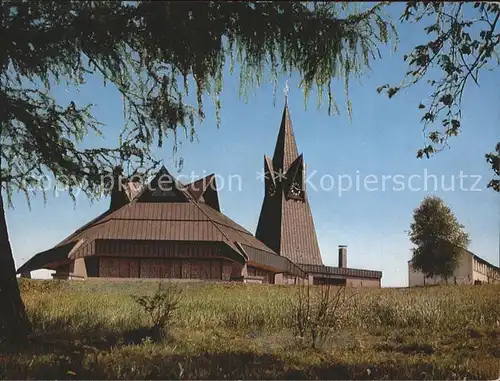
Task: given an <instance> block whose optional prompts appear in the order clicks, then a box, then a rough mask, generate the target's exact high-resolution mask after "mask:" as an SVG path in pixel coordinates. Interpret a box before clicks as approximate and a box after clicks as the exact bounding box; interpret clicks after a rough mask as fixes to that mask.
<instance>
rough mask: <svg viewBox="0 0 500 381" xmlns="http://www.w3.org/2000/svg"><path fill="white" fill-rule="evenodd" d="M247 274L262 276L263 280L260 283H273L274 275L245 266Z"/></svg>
mask: <svg viewBox="0 0 500 381" xmlns="http://www.w3.org/2000/svg"><path fill="white" fill-rule="evenodd" d="M247 273H248V275H250V276H262V277H264V279H263V280H262V283H268V284H273V283H274V273H272V272H270V271H266V270H262V269H258V268H256V267H252V266H247Z"/></svg>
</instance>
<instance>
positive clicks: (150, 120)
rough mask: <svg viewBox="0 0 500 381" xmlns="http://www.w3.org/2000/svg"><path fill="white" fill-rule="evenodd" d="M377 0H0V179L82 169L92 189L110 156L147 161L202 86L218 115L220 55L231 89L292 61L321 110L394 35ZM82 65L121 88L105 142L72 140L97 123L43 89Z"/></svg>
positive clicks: (284, 71)
mask: <svg viewBox="0 0 500 381" xmlns="http://www.w3.org/2000/svg"><path fill="white" fill-rule="evenodd" d="M385 5H386V4H385V3H378V4H375V5H373V6H371V7H370V8H368V9H365V10H363V11H353V10H352V7H351V6H350V5H349V4H347V3H330V2H320V3H314V4H306V3H301V2H283V3H281V2H208V1H207V2H166V1H162V2H159V1H138V2H111V1H70V2H60V1H44V2H31V1H17V0H16V1H4V2H3V3H2V12H3V18H2V28H1V31H0V33H1V34H0V65H1V68H2V71H1V75H0V82H1V87H0V110H1V111H0V118H1V123H2V134H1V139H2V140H1V144H2V165H1V182H2V187H4V188H5V189H6V190H7V192H8V194H9V195H10V193H11V191H12V189H22V190H24V191H26V190H27V188H28V186H27V184H26V181H27V180H26V178H27V175H31V174H37V175H40V174H43V173H46V172H47V171H48V172H49V173H51V174H53V175H54V176H57V177H59V178H64V182H65V184H66V185H67V186H68V187H69V190H70V193H71V189H74V187H77V186H81V185H82V180H81V178H82V177H83V176H84V175H85V177H86V181H87V184H86V185H85V189H84V190H85V192H86V193H87V194H89V195H97V194H100V192H101V191H102V189H101V187H100V184H99V177H101V176H102V175H103V174H105V173H111V172H112V169H113V167H114V165H116V163H117V162H119V163H128V164H130V163H132V164H133V165H132V168H137V167H139V166H142V167H149V165H150V164H152V165H153V166H154V165H156V161H154V160H153V158H152V157H151V156H150V152H151V149H152V148H153V145H157V146H158V147H162V145H163V143H164V139H165V138H166V137H167V138H168V137H169V136H171V139H172V140H173V145H174V148H176V146H177V138H178V131H179V128H180V131H182V132H183V133H184V137H186V138H190V139H194V138H195V137H196V133H195V123H196V121H201V120H203V119H204V118H205V109H204V106H205V105H204V100H205V99H206V97H210V98H212V100H213V103H214V106H215V111H216V117H217V123H219V120H218V118H219V110H220V108H221V106H222V105H221V103H220V93H221V91H222V88H223V72H224V67H225V66H226V65H227V64H229V65H231V67H232V68H234V67H235V66H239V70H240V88H241V89H242V94H245V93H246V91H247V90H248V89H249V88H250V87H252V86H255V85H258V84H259V83H260V82H261V81H262V80H263V79H264V76H265V75H266V74H268V73H269V74H270V76H271V78H277V77H278V76H279V75H289V74H291V73H292V72H297V73H298V74H299V75H300V77H301V78H302V86H303V88H304V93H305V96H306V98H307V97H308V94H309V92H310V90H311V89H312V88H313V87H316V88H317V89H318V90H319V91H318V94H319V95H318V96H319V97H320V98H323V97H324V95H323V94H325V93H326V94H327V99H328V110H329V112H331V111H332V110H338V107H337V105H336V103H335V97H334V96H333V94H334V93H335V92H334V90H333V89H332V81H333V80H335V79H343V80H344V85H345V92H346V94H348V86H349V78H350V77H351V76H353V75H358V74H359V73H360V72H361V71H362V69H363V68H366V67H369V64H370V60H372V59H374V58H377V57H378V56H379V55H380V52H379V45H380V44H385V43H387V42H389V39H390V36H392V35H393V34H394V30H393V29H392V26H391V24H390V23H389V22H388V21H386V20H384V18H383V16H382V13H381V11H382V9H383V7H384V6H385ZM93 75H97V76H100V77H101V78H103V80H104V82H105V83H111V84H112V85H114V86H115V87H116V88H117V89H118V91H119V92H120V93H121V95H122V97H123V106H124V112H125V119H126V122H127V125H126V126H124V128H123V132H122V134H121V142H120V144H119V145H117V147H116V148H114V149H110V148H101V147H96V148H94V149H82V148H81V144H80V143H81V142H82V140H83V139H84V138H85V137H86V136H87V135H88V134H90V133H97V134H101V133H102V132H104V130H103V126H102V125H100V123H99V122H98V121H97V120H95V119H94V117H93V115H92V109H91V108H90V105H89V106H87V107H75V105H74V103H70V104H69V105H59V104H57V102H56V101H55V100H54V98H53V97H52V96H51V92H50V90H51V85H52V84H54V83H59V82H60V81H63V80H64V81H66V82H67V85H68V86H76V87H78V86H80V85H81V84H83V83H84V82H85V79H86V78H88V77H89V76H93ZM190 94H194V95H195V97H194V104H190V103H189V102H188V101H187V99H190V98H189V96H190ZM348 111H349V113H350V112H351V105H350V102H349V101H348ZM146 163H147V164H146ZM32 177H33V176H32ZM20 179H22V181H24V183H23V182H22V181H21V180H20ZM35 182H36V181H35ZM28 185H30V184H28ZM31 185H35V184H31ZM27 195H28V193H27Z"/></svg>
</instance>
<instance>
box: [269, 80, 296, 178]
mask: <svg viewBox="0 0 500 381" xmlns="http://www.w3.org/2000/svg"><path fill="white" fill-rule="evenodd" d="M284 93H285V107H284V108H283V116H282V117H281V126H280V131H279V133H278V139H277V141H276V147H275V149H274V155H273V167H274V170H275V171H280V170H281V172H282V173H284V172H286V171H287V170H288V168H290V166H291V165H292V163H293V161H294V160H295V159H296V158H297V156H298V155H299V153H298V149H297V143H296V142H295V136H294V133H293V127H292V119H291V118H290V111H289V110H288V82H287V84H286V86H285V90H284Z"/></svg>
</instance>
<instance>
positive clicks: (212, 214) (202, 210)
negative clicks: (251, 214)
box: [18, 167, 277, 273]
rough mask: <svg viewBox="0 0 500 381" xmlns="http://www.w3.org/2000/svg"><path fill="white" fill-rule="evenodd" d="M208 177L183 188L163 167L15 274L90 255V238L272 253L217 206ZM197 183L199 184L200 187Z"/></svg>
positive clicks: (212, 180)
mask: <svg viewBox="0 0 500 381" xmlns="http://www.w3.org/2000/svg"><path fill="white" fill-rule="evenodd" d="M161 175H164V176H166V177H167V178H168V177H170V179H171V184H172V186H171V187H170V188H165V189H162V188H161V187H159V181H161V178H160V177H161ZM208 177H209V178H208V179H207V178H206V179H205V180H206V181H205V182H203V181H201V180H203V179H201V180H199V181H197V182H195V183H192V184H188V185H187V186H184V185H183V184H181V183H179V182H178V181H176V180H175V179H174V178H173V176H171V175H170V173H169V172H168V171H167V170H166V168H164V167H163V168H162V169H161V170H160V172H159V173H158V175H157V176H155V178H154V179H153V180H152V181H151V182H150V184H149V185H148V186H145V187H143V188H142V189H141V191H140V192H138V193H137V194H136V195H135V196H134V198H133V199H131V200H130V201H129V202H128V203H127V204H126V205H123V206H122V207H120V208H118V209H116V210H112V209H110V210H108V211H106V212H104V213H103V214H101V215H100V216H98V217H97V218H95V219H93V220H92V221H90V222H89V223H88V224H86V225H85V226H83V227H82V228H80V229H78V230H77V231H75V232H74V233H72V234H71V235H70V236H69V237H67V238H66V239H65V240H63V241H62V242H60V243H59V244H58V245H56V246H55V247H54V248H52V249H50V250H47V251H44V252H42V253H39V254H37V255H35V256H34V257H33V258H31V259H30V260H29V261H28V262H26V263H25V264H24V265H23V266H21V267H20V268H19V270H18V273H22V272H25V271H32V270H36V269H39V268H43V267H44V265H48V264H50V263H51V262H54V260H56V259H59V260H61V259H64V258H68V257H69V258H78V257H83V256H88V255H93V254H94V253H93V250H94V249H95V245H93V244H92V243H93V242H95V241H96V240H148V241H177V242H180V241H183V242H186V241H190V242H222V243H225V244H226V245H227V246H228V247H230V248H231V249H232V250H233V251H234V252H236V253H238V254H239V255H240V256H241V257H242V259H244V260H245V261H246V260H247V259H248V258H247V254H246V253H245V251H244V250H242V249H241V248H240V245H238V244H241V245H245V246H246V247H249V248H252V249H255V253H260V254H259V255H264V256H267V257H268V258H270V260H271V259H272V257H277V254H276V253H275V252H274V251H273V250H271V249H270V248H269V247H267V246H266V245H265V244H263V243H262V242H261V241H259V240H258V239H256V238H255V237H254V236H253V235H252V233H250V232H249V231H248V230H246V229H245V228H243V227H242V226H241V225H239V224H237V223H236V222H234V221H233V220H231V219H230V218H229V217H227V216H225V215H224V214H222V213H221V212H220V211H219V210H218V208H219V204H218V197H217V195H216V193H217V190H216V188H214V187H213V186H210V187H209V186H208V185H211V184H214V181H215V178H214V176H213V175H210V176H208ZM200 184H204V185H201V187H202V189H201V190H200V188H199V185H200ZM207 184H208V185H207ZM158 191H159V192H158ZM207 192H215V195H213V194H212V195H211V197H212V199H211V201H210V202H207V201H206V200H205V199H204V198H203V197H204V195H205V194H206V193H207ZM214 200H215V201H214ZM77 243H79V244H78V247H76V246H75V245H76V244H77ZM55 253H57V255H56V254H55ZM256 255H257V254H256Z"/></svg>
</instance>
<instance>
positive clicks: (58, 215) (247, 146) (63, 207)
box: [7, 4, 500, 286]
mask: <svg viewBox="0 0 500 381" xmlns="http://www.w3.org/2000/svg"><path fill="white" fill-rule="evenodd" d="M391 7H393V10H392V12H391V13H394V14H397V13H398V12H399V11H400V10H401V6H400V5H399V4H393V5H392V6H391ZM399 32H400V40H401V41H400V45H399V48H398V51H397V53H396V54H392V53H391V51H390V49H384V50H383V58H382V59H381V60H378V61H376V62H374V63H373V64H372V69H371V71H369V72H367V73H365V74H364V75H363V76H362V78H361V80H360V81H357V82H354V81H353V82H352V85H351V88H350V97H351V101H352V103H353V109H354V111H353V119H352V121H350V120H349V117H348V115H347V113H346V111H345V99H344V97H343V92H344V89H343V85H342V84H339V85H337V86H336V87H335V88H334V92H335V93H336V94H337V99H338V103H339V107H340V109H341V110H340V111H341V114H340V115H339V116H337V115H335V116H328V115H327V109H326V107H322V108H321V109H318V108H317V107H316V98H315V97H316V94H315V93H313V94H311V98H310V99H309V103H308V107H307V109H305V108H304V100H303V93H302V91H301V90H300V89H299V88H298V84H299V81H298V78H297V77H295V76H293V77H292V78H291V79H290V80H289V83H288V85H289V88H290V91H289V96H288V103H289V108H290V113H291V117H292V122H293V127H294V131H295V136H296V140H297V144H298V147H299V151H300V152H302V153H303V154H304V159H305V161H306V164H307V171H308V173H312V171H316V174H315V175H313V176H312V178H311V182H312V183H313V184H315V185H316V186H317V187H318V190H316V191H315V190H314V189H312V188H311V187H309V188H308V197H309V202H310V205H311V210H312V213H313V217H314V221H315V225H316V230H317V233H318V239H319V244H320V248H321V252H322V256H323V260H324V263H325V264H327V265H333V266H336V265H337V246H338V245H340V244H346V245H348V246H349V248H348V265H349V267H355V268H366V269H376V270H381V271H383V279H382V284H383V285H384V286H401V285H407V277H408V270H407V260H408V259H409V258H410V256H411V252H410V249H411V247H412V246H411V243H410V242H409V240H408V238H407V234H406V232H405V231H406V230H407V229H408V227H409V224H410V222H411V218H412V211H413V209H414V208H416V207H417V206H418V205H419V203H420V202H421V201H422V199H423V198H424V197H425V196H427V195H431V194H436V195H438V196H440V197H442V198H443V199H444V201H445V202H446V203H447V204H448V205H449V206H450V207H451V209H452V210H453V212H454V213H455V214H456V216H457V218H458V220H459V221H460V222H461V223H462V224H464V225H465V227H466V231H467V232H469V234H470V238H471V244H470V247H469V248H470V249H471V250H472V251H473V252H474V253H476V254H477V255H479V256H481V257H483V258H484V259H486V260H488V261H489V262H491V263H494V264H496V265H498V264H499V233H500V218H499V216H500V213H499V212H500V210H499V209H500V203H499V200H500V199H499V195H498V194H496V193H494V192H493V191H491V190H490V189H486V184H487V182H488V180H489V179H490V178H491V176H492V170H491V167H489V166H488V165H487V164H486V162H485V160H484V154H485V153H486V152H489V151H492V150H493V148H494V146H495V143H496V142H497V141H499V140H500V126H499V120H500V108H499V107H498V105H499V104H500V91H498V89H500V76H498V71H497V72H496V73H495V72H485V73H483V75H482V77H481V78H480V84H481V87H479V88H478V87H475V86H469V88H468V89H467V92H466V94H465V97H464V102H463V119H462V126H463V131H462V133H461V134H460V135H459V136H458V137H456V138H454V139H452V140H451V148H450V149H447V150H445V151H443V152H441V153H439V154H438V155H436V156H435V157H433V158H432V159H429V160H418V159H416V151H417V149H419V148H421V147H422V144H423V140H422V132H421V131H422V125H421V124H420V122H419V121H420V117H421V112H420V110H418V108H417V106H418V104H419V102H420V101H425V100H426V99H427V98H428V90H429V89H428V88H426V86H416V87H413V88H410V89H409V90H407V91H405V92H403V93H401V94H399V95H398V96H396V97H395V98H393V99H391V100H389V99H387V97H386V96H384V95H379V94H377V92H376V88H377V87H378V86H380V85H382V84H385V83H398V82H399V81H400V80H401V78H402V76H403V74H404V73H405V71H406V66H405V65H404V63H403V60H402V57H403V55H404V54H407V53H408V52H409V51H410V49H411V47H412V46H415V45H416V44H418V43H419V42H420V41H421V38H422V25H420V26H417V25H404V26H402V27H401V28H399ZM284 85H285V78H282V79H281V81H280V83H279V85H278V93H277V98H276V105H273V88H272V85H271V84H270V83H264V84H263V85H262V86H261V87H260V88H257V89H255V90H254V91H253V92H251V93H249V96H248V100H247V101H245V100H243V99H240V98H239V97H238V78H237V76H229V75H226V77H225V79H224V90H223V93H222V97H221V102H222V110H221V122H222V123H221V126H220V129H217V128H216V123H215V117H214V113H213V110H212V109H211V104H210V101H209V100H207V102H206V109H207V111H208V112H207V118H206V120H205V121H204V122H203V123H202V124H201V125H198V126H197V131H198V135H199V142H194V143H190V142H188V141H186V142H184V143H183V144H182V146H181V147H180V149H179V151H178V153H177V156H176V157H173V156H172V154H171V153H172V152H171V147H167V148H164V149H163V150H162V151H161V152H160V155H161V156H162V157H163V158H164V160H165V164H166V165H167V167H169V168H171V169H172V170H173V172H175V170H174V168H173V160H174V159H175V158H178V157H183V159H184V168H183V170H182V173H183V174H186V175H188V174H190V173H191V172H192V171H193V172H194V173H196V174H198V175H203V174H204V173H205V174H209V173H212V172H215V173H216V174H218V175H219V176H220V177H221V178H223V179H227V178H229V176H232V175H238V176H240V177H241V178H242V179H243V182H242V187H241V189H240V190H237V189H234V188H233V189H232V190H230V189H228V187H227V186H225V187H223V189H222V190H221V191H220V199H221V203H222V209H223V211H224V213H226V214H227V215H228V216H229V217H231V218H232V219H234V220H235V221H236V222H238V223H240V224H241V225H243V226H244V227H246V228H247V229H249V230H250V231H252V232H254V231H255V227H256V225H257V221H258V215H259V212H260V207H261V203H262V199H263V195H264V186H263V184H262V182H260V181H258V180H256V172H258V171H261V170H262V167H263V155H264V154H268V155H272V153H273V150H274V145H275V142H276V137H277V133H278V129H279V124H280V119H281V114H282V109H283V95H282V91H281V89H283V88H284ZM54 95H55V96H56V97H57V99H58V100H61V102H65V103H67V102H69V101H71V100H75V102H77V103H81V104H83V103H94V104H96V106H95V108H94V114H95V116H96V117H97V119H98V120H100V121H101V122H103V123H105V125H106V127H105V129H104V131H106V138H107V139H115V137H116V134H117V131H118V130H119V128H121V127H122V126H123V125H124V120H123V113H122V103H121V98H120V96H119V94H118V93H117V91H116V90H115V89H113V88H112V87H109V86H108V87H103V85H102V81H101V80H100V79H98V78H93V79H89V81H88V83H87V84H86V85H85V86H83V87H82V88H81V89H80V91H79V92H77V91H75V90H74V89H69V91H66V90H65V89H64V88H61V87H59V88H56V89H55V90H54ZM94 141H98V139H97V138H92V140H91V142H92V143H93V142H94ZM461 171H462V173H463V174H464V175H467V176H477V178H478V179H480V180H479V182H478V184H477V185H475V187H474V189H480V190H479V191H472V190H468V191H467V190H461V189H460V180H459V175H460V173H461ZM426 173H427V175H428V176H431V175H436V176H437V178H438V183H440V182H441V178H444V181H445V184H444V185H445V187H450V186H451V183H452V182H454V184H455V189H454V190H448V191H445V190H442V189H438V190H437V191H434V189H433V180H429V183H428V184H429V185H430V186H429V189H428V190H427V191H425V190H423V189H421V190H416V189H414V190H410V189H408V181H409V178H410V176H412V175H414V177H415V176H420V179H419V178H414V180H412V181H413V183H412V185H413V187H414V188H419V187H423V185H424V182H423V179H422V178H423V177H424V176H425V174H426ZM325 175H329V176H331V177H332V178H333V179H335V180H337V179H338V176H350V177H351V178H352V180H353V181H354V182H355V181H356V176H358V178H359V179H360V180H359V181H360V184H361V185H363V181H364V179H365V178H366V177H367V176H371V175H373V176H371V177H372V180H373V178H377V179H378V181H379V183H378V185H376V184H373V183H370V184H368V186H369V187H370V188H369V189H366V188H363V187H361V188H359V189H355V188H353V189H350V190H346V191H345V192H341V193H340V194H339V189H338V186H337V184H336V186H335V187H334V188H333V189H330V190H321V189H319V188H320V179H321V176H325ZM396 175H399V179H400V180H402V181H403V182H404V185H405V189H403V190H401V186H398V188H396V190H395V189H394V188H393V185H394V183H393V182H392V181H393V180H392V179H388V180H387V182H386V188H385V189H382V187H381V183H380V181H381V179H382V176H396ZM474 183H475V178H474V179H473V178H470V177H469V178H466V179H465V180H463V184H464V187H466V188H468V189H470V188H471V187H472V186H473V185H474ZM344 184H345V183H344ZM324 185H326V186H329V185H330V184H329V183H328V182H326V181H325V183H324ZM375 188H376V189H375ZM438 188H441V186H440V184H438ZM370 189H372V190H370ZM397 189H399V190H397ZM13 202H14V205H15V209H13V210H8V211H7V223H8V227H9V234H10V239H11V244H12V247H13V250H14V257H15V261H16V267H19V266H20V265H21V264H22V263H24V262H25V261H26V260H27V259H29V258H30V257H31V256H33V255H34V254H35V253H37V252H39V251H42V250H45V249H48V248H50V247H52V246H53V245H55V244H56V243H58V242H59V241H61V240H62V239H64V238H65V237H66V236H67V235H69V234H70V233H71V232H73V231H74V230H75V229H77V228H78V227H80V226H81V225H83V224H84V223H86V222H87V221H89V220H90V219H92V218H93V217H95V216H96V215H98V214H99V213H101V212H103V211H104V210H106V209H107V207H108V205H109V199H107V198H103V199H101V200H100V201H99V202H95V203H93V204H91V203H90V202H89V201H88V200H87V199H86V198H85V197H84V196H83V195H80V196H78V197H77V202H76V205H74V204H73V202H72V200H71V199H70V197H69V196H67V195H66V194H60V195H56V196H54V195H49V196H48V200H47V204H46V205H44V202H43V200H42V198H41V196H39V197H36V198H34V199H33V200H32V205H31V206H32V208H31V210H29V209H28V207H27V204H26V201H25V199H24V196H23V195H22V194H18V195H15V196H14V198H13ZM47 274H48V273H47V272H34V273H33V275H34V276H35V275H36V276H47Z"/></svg>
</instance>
